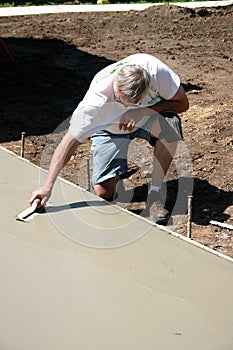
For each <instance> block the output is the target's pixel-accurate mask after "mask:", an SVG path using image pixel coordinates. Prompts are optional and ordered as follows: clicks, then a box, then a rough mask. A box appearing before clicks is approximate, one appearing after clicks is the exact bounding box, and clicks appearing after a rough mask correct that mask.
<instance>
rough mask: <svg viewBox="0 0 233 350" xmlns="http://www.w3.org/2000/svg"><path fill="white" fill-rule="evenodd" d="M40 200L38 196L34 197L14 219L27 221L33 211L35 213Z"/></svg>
mask: <svg viewBox="0 0 233 350" xmlns="http://www.w3.org/2000/svg"><path fill="white" fill-rule="evenodd" d="M40 202H41V200H40V199H39V198H37V199H35V200H34V201H33V202H32V205H31V206H30V207H28V208H26V209H24V210H23V211H22V212H21V213H19V214H18V215H17V217H16V220H19V221H27V220H26V219H28V218H29V217H30V216H31V215H32V214H33V213H35V212H36V211H37V209H38V207H39V205H40Z"/></svg>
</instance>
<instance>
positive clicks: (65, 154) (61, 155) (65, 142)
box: [29, 131, 80, 206]
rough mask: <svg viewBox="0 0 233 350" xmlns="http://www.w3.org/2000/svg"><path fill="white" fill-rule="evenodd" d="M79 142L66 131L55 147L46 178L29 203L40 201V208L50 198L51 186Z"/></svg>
mask: <svg viewBox="0 0 233 350" xmlns="http://www.w3.org/2000/svg"><path fill="white" fill-rule="evenodd" d="M78 145H80V142H78V141H77V140H76V139H75V138H74V137H73V135H71V133H70V132H69V131H68V132H67V133H66V134H65V136H64V137H63V139H62V141H61V142H60V144H59V145H58V146H57V148H56V150H55V152H54V155H53V157H52V160H51V163H50V166H49V170H48V173H47V176H46V178H45V180H44V183H43V185H42V186H41V188H39V189H37V190H35V191H33V193H32V196H31V198H30V200H29V203H30V204H32V202H33V201H34V200H35V199H36V198H40V199H41V206H43V205H45V203H46V202H47V201H48V199H49V198H50V196H51V193H52V189H53V185H54V183H55V181H56V179H57V177H58V175H59V173H60V172H61V170H62V168H63V167H64V166H65V165H66V163H68V161H69V160H70V158H71V156H72V155H73V154H74V152H75V150H76V149H77V147H78Z"/></svg>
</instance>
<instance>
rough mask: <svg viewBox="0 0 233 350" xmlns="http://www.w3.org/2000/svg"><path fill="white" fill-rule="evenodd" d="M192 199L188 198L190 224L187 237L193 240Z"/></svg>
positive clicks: (188, 224)
mask: <svg viewBox="0 0 233 350" xmlns="http://www.w3.org/2000/svg"><path fill="white" fill-rule="evenodd" d="M192 198H193V196H191V195H189V196H188V223H187V237H188V238H190V239H192Z"/></svg>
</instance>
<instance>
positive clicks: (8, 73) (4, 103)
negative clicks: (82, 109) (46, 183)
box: [0, 5, 233, 257]
mask: <svg viewBox="0 0 233 350" xmlns="http://www.w3.org/2000/svg"><path fill="white" fill-rule="evenodd" d="M232 25H233V7H232V6H228V7H218V8H208V9H206V8H202V9H195V10H193V9H185V8H179V7H175V6H170V5H164V6H155V7H152V8H149V9H147V10H145V11H142V12H137V11H128V12H112V13H109V12H107V13H105V12H103V13H101V14H100V13H80V14H77V13H75V14H71V13H70V14H49V15H35V16H20V17H7V18H4V17H3V18H1V21H0V29H1V37H2V38H3V40H4V43H5V44H6V46H7V47H8V49H9V50H10V53H11V54H12V55H13V58H12V57H11V59H10V58H9V56H7V54H6V51H5V50H4V49H3V47H2V46H0V52H1V55H0V74H1V82H0V84H1V105H0V114H1V130H0V142H1V146H3V147H6V148H7V149H10V150H12V151H13V152H15V153H17V154H19V155H20V151H21V132H26V139H25V154H24V156H25V158H27V159H29V160H30V161H31V162H33V163H35V164H37V165H40V166H43V167H47V165H48V162H49V160H50V158H51V154H52V152H53V150H54V147H55V146H56V144H57V142H58V141H59V139H60V138H61V136H62V135H63V134H64V132H65V130H66V128H67V125H68V122H69V118H70V116H71V114H72V112H73V110H74V109H75V107H76V106H77V104H78V103H79V102H80V101H81V99H82V97H83V96H84V94H85V91H86V90H87V88H88V86H89V83H90V81H91V79H92V77H93V75H94V74H95V73H96V72H97V71H99V70H100V69H101V68H103V67H105V66H106V65H108V64H110V63H112V62H114V61H116V60H119V59H122V58H124V57H125V56H127V55H130V54H133V53H136V52H146V53H149V54H152V55H154V56H157V57H158V58H160V59H161V60H162V61H164V62H165V63H166V64H168V65H169V66H170V67H171V68H172V69H173V70H174V71H175V72H177V73H178V74H179V75H180V77H181V80H182V84H183V86H184V87H185V89H186V91H187V94H188V97H189V101H190V109H189V110H188V111H187V112H185V113H183V114H182V115H181V118H182V124H183V133H184V144H185V146H186V150H188V152H189V155H190V160H191V162H190V163H189V162H188V161H187V162H185V165H184V166H183V165H181V168H182V169H181V171H178V170H177V164H182V154H178V155H177V160H176V162H173V163H174V164H172V166H171V169H169V173H168V175H167V178H166V182H165V184H166V185H167V186H166V189H167V193H168V198H170V201H168V204H167V205H168V206H170V209H172V208H173V207H174V203H173V204H172V201H173V202H174V194H175V193H177V191H178V188H179V186H180V183H181V182H182V186H181V187H182V190H183V192H182V195H183V198H184V203H185V205H184V207H185V208H186V209H187V198H186V197H187V195H188V194H190V191H187V188H186V182H188V183H189V184H190V179H188V178H187V168H189V171H191V170H192V173H191V176H192V178H193V185H194V186H193V191H192V194H193V201H192V207H193V212H192V238H193V239H194V240H196V241H198V242H200V243H202V244H204V245H206V246H208V247H210V248H213V249H215V250H216V251H218V252H221V253H223V254H225V255H228V256H231V257H233V235H232V233H233V231H232V230H227V229H223V228H220V227H218V226H213V225H212V224H210V220H215V221H219V222H224V223H228V224H230V225H233V192H232V179H233V171H232V164H231V161H232V159H233V135H232V120H233V108H232V107H233V106H232V61H233V41H232V30H231V28H232ZM145 149H146V150H147V151H143V152H141V150H145ZM45 150H46V152H45ZM130 152H131V153H130V161H129V174H128V176H127V177H126V178H125V179H124V181H123V182H124V187H125V193H127V192H128V193H133V192H132V191H133V190H132V189H135V191H134V196H133V198H132V196H131V201H130V200H124V199H123V200H121V201H120V199H119V201H118V204H119V205H122V206H124V207H125V208H126V209H128V210H131V211H134V212H135V213H136V214H140V213H141V211H142V209H143V208H144V205H145V202H144V200H145V194H146V190H147V182H148V179H149V180H150V165H151V158H150V156H151V152H152V150H151V149H150V146H148V145H146V144H144V143H143V142H139V141H138V142H137V144H136V147H132V149H131V150H130ZM89 153H90V141H89V140H87V141H86V142H85V143H84V144H83V145H82V146H81V147H80V148H79V149H78V150H77V152H76V153H75V155H74V156H73V157H72V160H71V161H70V163H69V164H68V165H67V166H66V168H65V169H64V171H63V172H62V176H63V177H65V178H66V179H68V180H70V181H72V182H74V183H76V184H79V185H80V186H84V187H87V186H88V181H87V172H86V167H87V162H88V160H87V158H86V154H89ZM140 155H141V157H142V160H143V162H144V165H145V166H144V165H142V163H141V160H140V159H139V156H140ZM90 163H91V161H90ZM182 170H186V171H183V172H182ZM32 190H33V189H32ZM29 196H30V194H29ZM140 196H141V198H140ZM169 196H170V197H169ZM126 197H127V196H126ZM143 197H144V198H143ZM127 198H128V197H127ZM123 202H124V203H123ZM172 205H173V207H172ZM186 209H185V210H184V212H182V210H181V209H179V210H176V211H175V210H174V211H173V219H174V221H175V222H176V224H175V225H174V222H173V223H172V222H171V223H170V225H169V226H168V228H170V229H173V230H175V231H176V232H178V233H180V234H183V235H186V231H187V220H188V218H187V210H186ZM177 218H179V220H178V221H177Z"/></svg>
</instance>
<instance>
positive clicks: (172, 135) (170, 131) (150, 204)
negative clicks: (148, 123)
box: [147, 112, 182, 225]
mask: <svg viewBox="0 0 233 350" xmlns="http://www.w3.org/2000/svg"><path fill="white" fill-rule="evenodd" d="M159 124H160V126H159V127H158V120H156V122H155V123H154V124H153V125H152V128H151V134H152V138H151V140H150V144H151V145H152V146H154V160H153V173H152V182H151V186H150V188H149V192H148V199H147V209H148V210H149V212H150V219H151V220H152V221H154V222H156V223H158V224H162V225H166V224H167V223H168V220H169V216H170V214H169V212H168V210H167V209H166V208H165V207H164V203H163V201H162V197H161V193H160V190H161V187H162V183H163V180H164V178H165V176H166V174H167V171H168V169H169V166H170V165H171V162H172V160H173V157H174V155H175V152H176V148H177V143H178V141H179V140H182V130H181V124H180V119H179V117H178V116H177V115H176V114H175V113H173V112H166V113H164V116H162V117H161V118H160V121H159Z"/></svg>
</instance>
